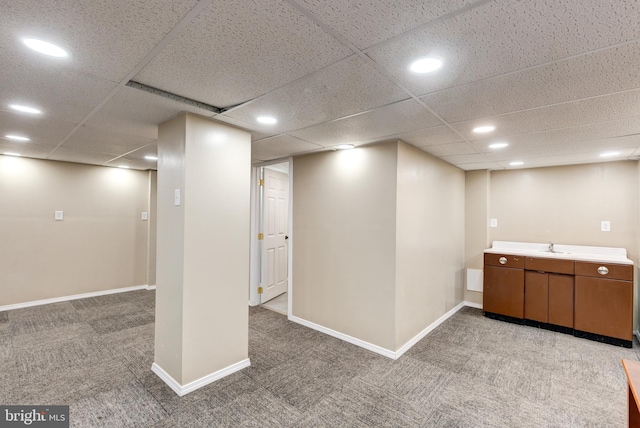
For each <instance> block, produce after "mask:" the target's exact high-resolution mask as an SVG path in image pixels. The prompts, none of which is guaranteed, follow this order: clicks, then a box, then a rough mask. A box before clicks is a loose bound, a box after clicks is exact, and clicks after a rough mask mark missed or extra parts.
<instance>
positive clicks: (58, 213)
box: [53, 211, 64, 221]
mask: <svg viewBox="0 0 640 428" xmlns="http://www.w3.org/2000/svg"><path fill="white" fill-rule="evenodd" d="M53 218H55V220H56V221H62V220H64V211H56V212H55V214H54V216H53Z"/></svg>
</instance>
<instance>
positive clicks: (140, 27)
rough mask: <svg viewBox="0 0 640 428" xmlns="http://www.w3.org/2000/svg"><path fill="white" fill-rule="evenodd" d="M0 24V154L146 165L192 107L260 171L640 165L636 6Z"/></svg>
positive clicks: (468, 0) (119, 2) (97, 9)
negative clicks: (331, 159)
mask: <svg viewBox="0 0 640 428" xmlns="http://www.w3.org/2000/svg"><path fill="white" fill-rule="evenodd" d="M0 22H1V23H2V25H0V62H1V63H2V67H0V153H5V152H14V153H15V152H17V153H21V154H22V155H23V156H26V157H32V158H38V159H51V160H60V161H69V162H79V163H87V164H96V165H107V166H119V165H125V166H128V167H130V168H135V169H155V168H156V164H155V161H150V160H147V159H145V156H148V155H155V154H156V151H157V132H158V131H157V125H158V124H160V123H162V122H164V121H166V120H168V119H170V118H172V117H174V116H176V115H177V114H179V113H181V112H183V111H189V112H192V113H196V114H200V115H203V116H207V117H211V118H213V119H214V120H219V121H222V122H226V123H229V124H232V125H234V126H238V127H241V128H244V129H247V130H249V131H250V132H251V134H252V159H253V161H254V162H260V161H266V160H273V159H279V158H284V157H287V156H291V155H298V154H302V153H309V152H316V151H323V150H331V149H332V147H334V146H336V145H338V144H344V143H351V144H355V145H356V146H358V145H362V144H368V143H374V142H378V141H386V140H392V139H393V140H403V141H405V142H407V143H408V144H411V145H414V146H416V147H418V148H420V149H421V150H424V151H425V152H427V153H430V154H432V155H434V156H437V157H439V158H441V159H443V160H445V161H447V162H449V163H451V164H453V165H456V166H458V167H459V168H462V169H464V170H474V169H504V168H513V166H511V165H510V163H511V162H513V161H521V162H523V165H522V166H519V167H540V166H550V165H567V164H575V163H589V162H601V161H604V160H623V159H637V158H638V157H640V72H639V71H638V70H640V55H639V54H638V52H640V2H638V1H637V0H581V1H576V0H546V1H545V0H527V1H522V0H503V1H500V0H492V1H490V0H480V1H474V0H431V1H428V0H427V1H425V0H396V1H386V2H384V1H378V0H354V1H344V0H253V1H246V0H228V1H225V2H220V1H211V0H208V1H205V0H201V1H197V0H184V1H180V2H172V1H168V0H140V1H133V2H132V1H129V0H127V1H125V0H111V1H108V2H98V1H91V2H83V1H77V0H57V1H55V2H51V1H48V2H37V1H33V0H12V1H4V2H1V3H0ZM24 37H33V38H38V39H42V40H47V41H50V42H53V43H56V44H57V45H59V46H61V47H63V48H64V49H66V50H67V51H68V52H69V57H68V58H62V59H60V58H50V57H46V56H43V55H41V54H38V53H36V52H33V51H31V50H29V49H28V48H27V47H26V46H25V45H24V44H23V43H22V41H21V38H24ZM425 56H436V57H438V58H441V59H442V60H443V66H442V68H441V69H439V70H437V71H435V72H433V73H427V74H415V73H412V72H411V71H409V69H408V67H409V65H410V63H411V62H412V61H414V60H416V59H419V58H422V57H425ZM130 81H134V82H138V83H141V84H143V85H146V86H149V87H153V88H156V89H158V90H161V91H166V92H168V93H171V94H175V95H177V96H179V97H184V98H187V99H191V100H194V101H198V102H200V103H204V104H208V105H211V106H216V107H219V108H221V109H222V113H213V112H212V111H211V110H208V109H205V108H200V107H202V105H194V104H191V105H190V104H185V103H182V102H178V101H176V100H174V99H168V98H165V97H161V96H158V95H156V94H153V93H148V92H144V91H142V90H139V89H136V88H132V87H129V86H127V83H128V82H130ZM15 103H22V104H27V105H31V106H37V107H38V108H39V109H41V110H42V114H40V115H38V116H28V115H24V114H19V113H16V112H14V111H12V110H11V109H10V108H9V107H8V106H9V104H15ZM217 111H219V110H217ZM264 115H268V116H273V117H276V118H277V120H278V122H277V123H276V124H274V125H264V124H260V123H258V122H257V121H256V118H257V117H258V116H264ZM486 124H491V125H494V126H495V127H496V129H495V131H493V132H491V133H488V134H477V133H474V132H473V128H475V127H476V126H479V125H486ZM4 135H23V136H28V137H29V138H30V139H31V140H30V141H29V142H15V141H9V140H7V139H6V138H4ZM496 142H505V143H508V144H509V145H508V146H507V147H506V148H503V149H500V150H493V149H490V148H489V145H490V144H492V143H496ZM611 151H613V152H618V154H617V155H615V156H612V157H609V158H602V157H600V155H601V154H602V153H603V152H611Z"/></svg>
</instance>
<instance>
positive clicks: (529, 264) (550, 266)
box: [524, 257, 575, 275]
mask: <svg viewBox="0 0 640 428" xmlns="http://www.w3.org/2000/svg"><path fill="white" fill-rule="evenodd" d="M574 264H575V262H574V261H573V260H563V259H546V258H542V257H525V260H524V268H525V269H526V270H536V271H540V272H548V273H564V274H567V275H573V271H574Z"/></svg>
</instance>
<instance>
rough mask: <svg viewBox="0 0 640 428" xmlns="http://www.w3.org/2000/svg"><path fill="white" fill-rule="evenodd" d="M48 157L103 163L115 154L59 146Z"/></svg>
mask: <svg viewBox="0 0 640 428" xmlns="http://www.w3.org/2000/svg"><path fill="white" fill-rule="evenodd" d="M47 159H50V160H59V161H65V162H75V163H86V164H91V165H102V164H104V163H105V162H107V161H108V160H111V159H113V155H112V154H109V153H98V152H88V151H84V150H76V149H72V148H69V147H59V148H58V149H57V150H56V151H55V152H53V153H52V154H51V155H50V156H49V157H48V158H47Z"/></svg>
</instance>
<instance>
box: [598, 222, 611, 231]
mask: <svg viewBox="0 0 640 428" xmlns="http://www.w3.org/2000/svg"><path fill="white" fill-rule="evenodd" d="M600 231H601V232H611V222H610V221H609V220H603V221H601V222H600Z"/></svg>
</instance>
